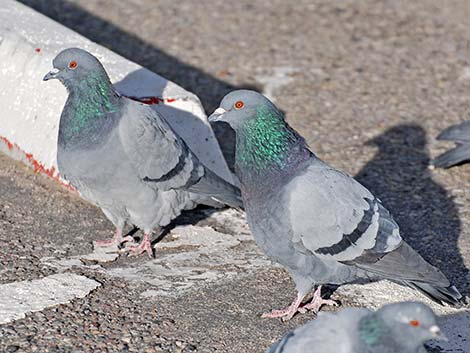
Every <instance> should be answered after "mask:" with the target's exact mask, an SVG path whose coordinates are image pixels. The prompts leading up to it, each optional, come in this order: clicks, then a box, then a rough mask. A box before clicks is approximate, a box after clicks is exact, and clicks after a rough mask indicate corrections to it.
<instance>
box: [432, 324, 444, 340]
mask: <svg viewBox="0 0 470 353" xmlns="http://www.w3.org/2000/svg"><path fill="white" fill-rule="evenodd" d="M429 332H431V335H432V336H433V337H434V338H436V339H439V340H443V341H447V340H448V339H447V337H446V336H445V335H444V334H443V333H442V332H441V329H440V328H439V326H437V325H432V326H431V327H430V328H429Z"/></svg>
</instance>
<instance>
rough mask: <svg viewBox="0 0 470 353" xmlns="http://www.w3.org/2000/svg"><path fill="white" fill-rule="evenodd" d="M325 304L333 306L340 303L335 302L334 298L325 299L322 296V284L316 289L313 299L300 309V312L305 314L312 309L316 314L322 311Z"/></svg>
mask: <svg viewBox="0 0 470 353" xmlns="http://www.w3.org/2000/svg"><path fill="white" fill-rule="evenodd" d="M323 305H333V306H338V303H337V302H335V301H334V300H331V299H323V298H322V297H321V286H318V288H317V289H316V290H315V292H314V293H313V298H312V301H311V302H310V303H308V304H305V305H304V306H303V307H301V308H300V309H299V312H300V313H302V314H304V313H306V312H307V311H308V310H310V311H312V312H313V313H314V314H318V312H319V311H320V308H321V307H322V306H323Z"/></svg>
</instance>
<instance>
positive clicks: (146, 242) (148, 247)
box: [122, 233, 153, 259]
mask: <svg viewBox="0 0 470 353" xmlns="http://www.w3.org/2000/svg"><path fill="white" fill-rule="evenodd" d="M122 252H128V253H129V255H130V256H139V255H141V254H143V253H144V252H146V253H147V255H148V257H149V258H151V259H153V249H152V244H151V242H150V236H149V235H148V234H147V233H145V234H144V239H142V241H141V242H140V244H138V245H131V246H126V248H125V249H123V250H122Z"/></svg>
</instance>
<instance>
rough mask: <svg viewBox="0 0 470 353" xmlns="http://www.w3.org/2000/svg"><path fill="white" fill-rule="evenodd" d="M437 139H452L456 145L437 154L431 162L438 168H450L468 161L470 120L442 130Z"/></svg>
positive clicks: (469, 157)
mask: <svg viewBox="0 0 470 353" xmlns="http://www.w3.org/2000/svg"><path fill="white" fill-rule="evenodd" d="M437 139H438V140H443V141H453V142H455V143H456V144H457V146H456V147H455V148H453V149H451V150H450V151H447V152H446V153H444V154H442V155H440V156H438V157H437V158H435V159H434V160H433V161H432V164H433V165H435V166H436V167H439V168H450V167H453V166H455V165H458V164H462V163H464V162H468V161H470V121H465V122H463V123H461V124H458V125H454V126H450V127H448V128H447V129H445V130H444V131H442V132H441V133H440V134H439V136H437Z"/></svg>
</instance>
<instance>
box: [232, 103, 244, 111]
mask: <svg viewBox="0 0 470 353" xmlns="http://www.w3.org/2000/svg"><path fill="white" fill-rule="evenodd" d="M244 105H245V103H243V102H242V101H238V102H236V103H235V104H234V105H233V106H234V107H235V109H241V108H243V106H244Z"/></svg>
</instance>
